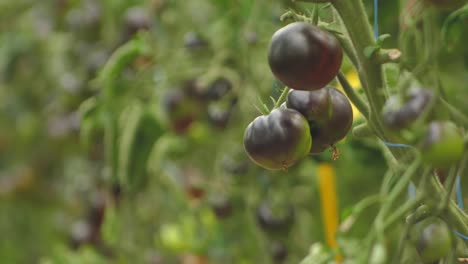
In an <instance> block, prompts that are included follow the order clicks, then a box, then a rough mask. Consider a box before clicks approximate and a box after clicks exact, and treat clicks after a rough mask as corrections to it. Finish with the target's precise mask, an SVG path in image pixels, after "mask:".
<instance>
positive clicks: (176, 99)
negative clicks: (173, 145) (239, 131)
mask: <svg viewBox="0 0 468 264" xmlns="http://www.w3.org/2000/svg"><path fill="white" fill-rule="evenodd" d="M231 91H232V83H231V81H229V80H228V79H226V78H224V77H220V78H218V79H215V80H214V81H213V82H212V83H211V84H209V85H207V86H204V85H201V84H200V83H199V82H198V81H197V80H195V79H191V80H188V81H185V83H184V84H183V85H182V87H181V88H174V89H171V90H169V91H168V92H167V93H166V94H164V97H163V102H162V105H163V107H164V111H165V113H166V115H167V117H168V119H169V123H170V127H171V129H172V130H173V131H174V132H175V133H178V134H184V133H186V132H187V131H188V129H189V128H190V127H191V125H192V124H193V122H194V121H196V120H199V119H200V118H201V117H202V116H203V115H205V116H206V118H207V120H208V122H209V123H210V124H211V125H212V126H213V127H215V128H220V129H224V128H226V126H227V125H228V122H229V120H230V118H231V114H232V111H233V110H234V107H235V105H236V104H237V96H236V95H235V94H233V93H232V92H231ZM230 92H231V94H232V96H227V94H228V93H230ZM224 99H226V100H228V102H227V103H226V104H224V105H227V107H226V106H225V107H224V108H222V109H221V108H220V107H216V102H219V101H221V100H224Z"/></svg>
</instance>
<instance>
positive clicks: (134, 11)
mask: <svg viewBox="0 0 468 264" xmlns="http://www.w3.org/2000/svg"><path fill="white" fill-rule="evenodd" d="M150 26H151V19H150V15H149V14H148V12H147V10H146V9H145V8H144V7H141V6H134V7H130V8H128V9H127V10H126V11H125V14H124V31H123V39H124V41H128V40H129V39H131V38H132V37H133V36H134V35H135V34H136V33H137V32H138V31H140V30H148V29H149V28H150Z"/></svg>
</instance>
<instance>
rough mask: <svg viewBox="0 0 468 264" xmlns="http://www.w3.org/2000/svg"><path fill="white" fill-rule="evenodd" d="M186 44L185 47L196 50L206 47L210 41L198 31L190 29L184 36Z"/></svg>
mask: <svg viewBox="0 0 468 264" xmlns="http://www.w3.org/2000/svg"><path fill="white" fill-rule="evenodd" d="M184 45H185V48H187V49H189V50H193V51H196V50H200V49H203V48H206V47H207V46H208V43H207V42H206V40H204V39H203V38H202V37H201V36H200V35H199V34H198V33H195V32H193V31H190V32H187V33H186V34H185V36H184Z"/></svg>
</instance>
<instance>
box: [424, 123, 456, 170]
mask: <svg viewBox="0 0 468 264" xmlns="http://www.w3.org/2000/svg"><path fill="white" fill-rule="evenodd" d="M463 151H464V140H463V134H462V133H461V131H460V130H459V129H458V128H457V126H456V125H455V124H454V123H452V122H450V121H433V122H431V123H429V129H428V131H427V134H426V138H425V139H424V142H423V145H422V147H421V157H422V159H423V161H424V162H425V163H427V164H430V165H431V166H433V167H435V168H439V169H442V168H448V167H450V166H452V165H454V164H456V163H457V162H458V161H460V159H461V158H462V156H463Z"/></svg>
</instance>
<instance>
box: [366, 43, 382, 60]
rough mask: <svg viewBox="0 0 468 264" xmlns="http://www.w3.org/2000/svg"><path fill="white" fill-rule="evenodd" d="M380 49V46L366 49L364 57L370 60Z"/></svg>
mask: <svg viewBox="0 0 468 264" xmlns="http://www.w3.org/2000/svg"><path fill="white" fill-rule="evenodd" d="M379 49H380V47H379V46H369V47H366V48H365V49H364V55H365V56H366V58H368V59H370V58H371V57H372V56H373V55H374V53H375V52H377V51H378V50H379Z"/></svg>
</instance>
